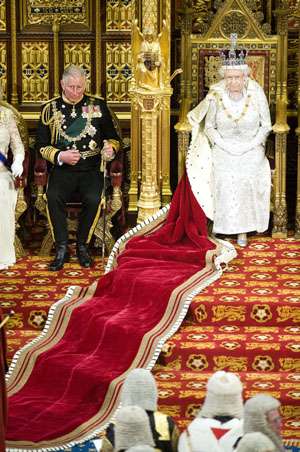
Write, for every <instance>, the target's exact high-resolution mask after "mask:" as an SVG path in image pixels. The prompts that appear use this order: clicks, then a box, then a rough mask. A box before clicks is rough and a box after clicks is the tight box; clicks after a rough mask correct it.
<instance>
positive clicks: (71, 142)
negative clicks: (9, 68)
mask: <svg viewBox="0 0 300 452" xmlns="http://www.w3.org/2000/svg"><path fill="white" fill-rule="evenodd" d="M104 140H107V141H108V142H109V143H110V144H111V145H112V147H113V149H114V151H115V152H117V151H118V149H119V144H120V139H119V137H118V135H117V132H116V130H115V128H114V125H113V121H112V118H111V114H110V112H109V110H108V107H107V105H106V103H105V101H104V100H103V99H101V98H96V97H93V96H88V95H84V96H83V98H82V100H80V101H79V102H77V103H76V104H71V103H68V102H67V101H66V100H65V99H64V98H63V97H57V98H54V99H52V100H50V101H49V102H47V103H46V104H45V105H44V106H43V108H42V112H41V118H40V122H39V126H38V130H37V149H38V151H39V152H40V154H41V155H42V157H43V158H45V159H46V160H48V161H49V162H50V163H51V165H50V166H51V169H50V174H49V179H48V187H47V192H46V196H47V205H48V216H49V221H50V226H51V230H52V233H53V237H54V240H55V242H56V244H57V243H65V242H67V240H68V231H67V219H66V211H65V206H66V203H67V202H68V201H69V200H70V199H71V196H72V193H74V192H77V193H79V195H80V200H81V202H82V211H81V213H80V217H79V221H78V230H77V243H79V244H80V243H81V244H87V243H89V241H90V239H91V236H92V233H93V230H94V228H95V226H96V224H97V221H98V218H99V215H100V200H101V193H102V188H103V173H101V149H102V147H103V141H104ZM72 147H74V148H76V149H78V151H79V152H80V154H81V158H80V160H79V161H78V162H77V163H76V165H68V164H64V163H61V162H60V160H59V153H60V152H61V151H65V150H67V149H71V148H72Z"/></svg>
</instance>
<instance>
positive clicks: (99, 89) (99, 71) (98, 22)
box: [95, 2, 101, 96]
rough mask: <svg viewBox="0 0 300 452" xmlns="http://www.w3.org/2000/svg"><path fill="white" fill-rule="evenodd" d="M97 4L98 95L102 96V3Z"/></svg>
mask: <svg viewBox="0 0 300 452" xmlns="http://www.w3.org/2000/svg"><path fill="white" fill-rule="evenodd" d="M95 4H96V7H95V8H96V11H95V14H96V36H95V38H96V55H95V63H96V89H95V91H96V95H97V96H101V11H100V2H95Z"/></svg>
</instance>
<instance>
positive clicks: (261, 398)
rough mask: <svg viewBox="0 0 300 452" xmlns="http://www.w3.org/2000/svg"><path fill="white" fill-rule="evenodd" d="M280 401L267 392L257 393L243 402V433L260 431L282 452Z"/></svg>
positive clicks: (276, 449)
mask: <svg viewBox="0 0 300 452" xmlns="http://www.w3.org/2000/svg"><path fill="white" fill-rule="evenodd" d="M279 408H280V402H279V401H278V400H277V399H275V398H274V397H272V396H270V395H268V394H258V395H256V396H254V397H252V398H251V399H249V400H247V401H246V402H245V406H244V429H243V430H244V434H245V435H246V434H247V433H251V432H261V433H263V434H264V435H266V436H267V437H268V438H269V439H270V440H271V441H272V443H273V444H274V446H275V451H276V452H283V451H284V450H285V449H284V446H283V442H282V439H281V423H282V420H281V415H280V412H279Z"/></svg>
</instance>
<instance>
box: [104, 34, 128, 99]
mask: <svg viewBox="0 0 300 452" xmlns="http://www.w3.org/2000/svg"><path fill="white" fill-rule="evenodd" d="M130 79H131V45H130V44H129V43H124V42H122V43H120V42H108V43H107V44H106V99H107V101H109V102H129V100H130V98H129V94H128V84H129V81H130Z"/></svg>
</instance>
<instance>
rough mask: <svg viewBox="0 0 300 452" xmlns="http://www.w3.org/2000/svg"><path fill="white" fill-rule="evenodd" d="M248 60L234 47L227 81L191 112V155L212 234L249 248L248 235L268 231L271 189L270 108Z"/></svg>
mask: <svg viewBox="0 0 300 452" xmlns="http://www.w3.org/2000/svg"><path fill="white" fill-rule="evenodd" d="M235 38H236V36H235ZM244 56H245V53H244V51H241V50H238V49H236V48H235V44H232V47H231V50H230V51H227V53H226V54H224V59H223V64H222V67H221V75H223V76H224V78H223V79H222V80H221V81H220V82H219V83H216V84H215V85H213V86H211V88H210V90H209V93H208V94H207V96H206V98H205V99H204V100H203V101H202V102H201V103H200V104H199V105H198V106H197V107H196V108H195V109H194V110H192V111H191V112H189V114H188V118H189V121H190V123H191V124H192V126H193V130H192V142H191V146H190V149H189V152H188V156H187V172H188V176H189V180H190V182H191V187H192V190H193V192H194V194H195V196H196V198H197V199H198V201H199V203H200V205H201V206H202V208H203V210H204V212H205V214H206V216H207V217H208V218H210V219H211V220H213V232H214V233H220V234H226V235H227V234H237V235H238V240H237V242H238V245H240V246H246V245H247V232H251V231H257V232H263V231H265V230H266V229H267V228H268V223H269V213H270V189H271V171H270V166H269V162H268V160H267V158H266V156H265V142H266V138H267V136H268V134H269V132H270V131H271V129H272V127H271V119H270V112H269V106H268V102H267V99H266V96H265V94H264V91H263V89H262V88H261V87H260V85H259V84H258V83H257V82H255V81H254V80H251V79H250V78H249V77H248V75H249V67H248V66H247V64H245V61H244Z"/></svg>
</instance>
